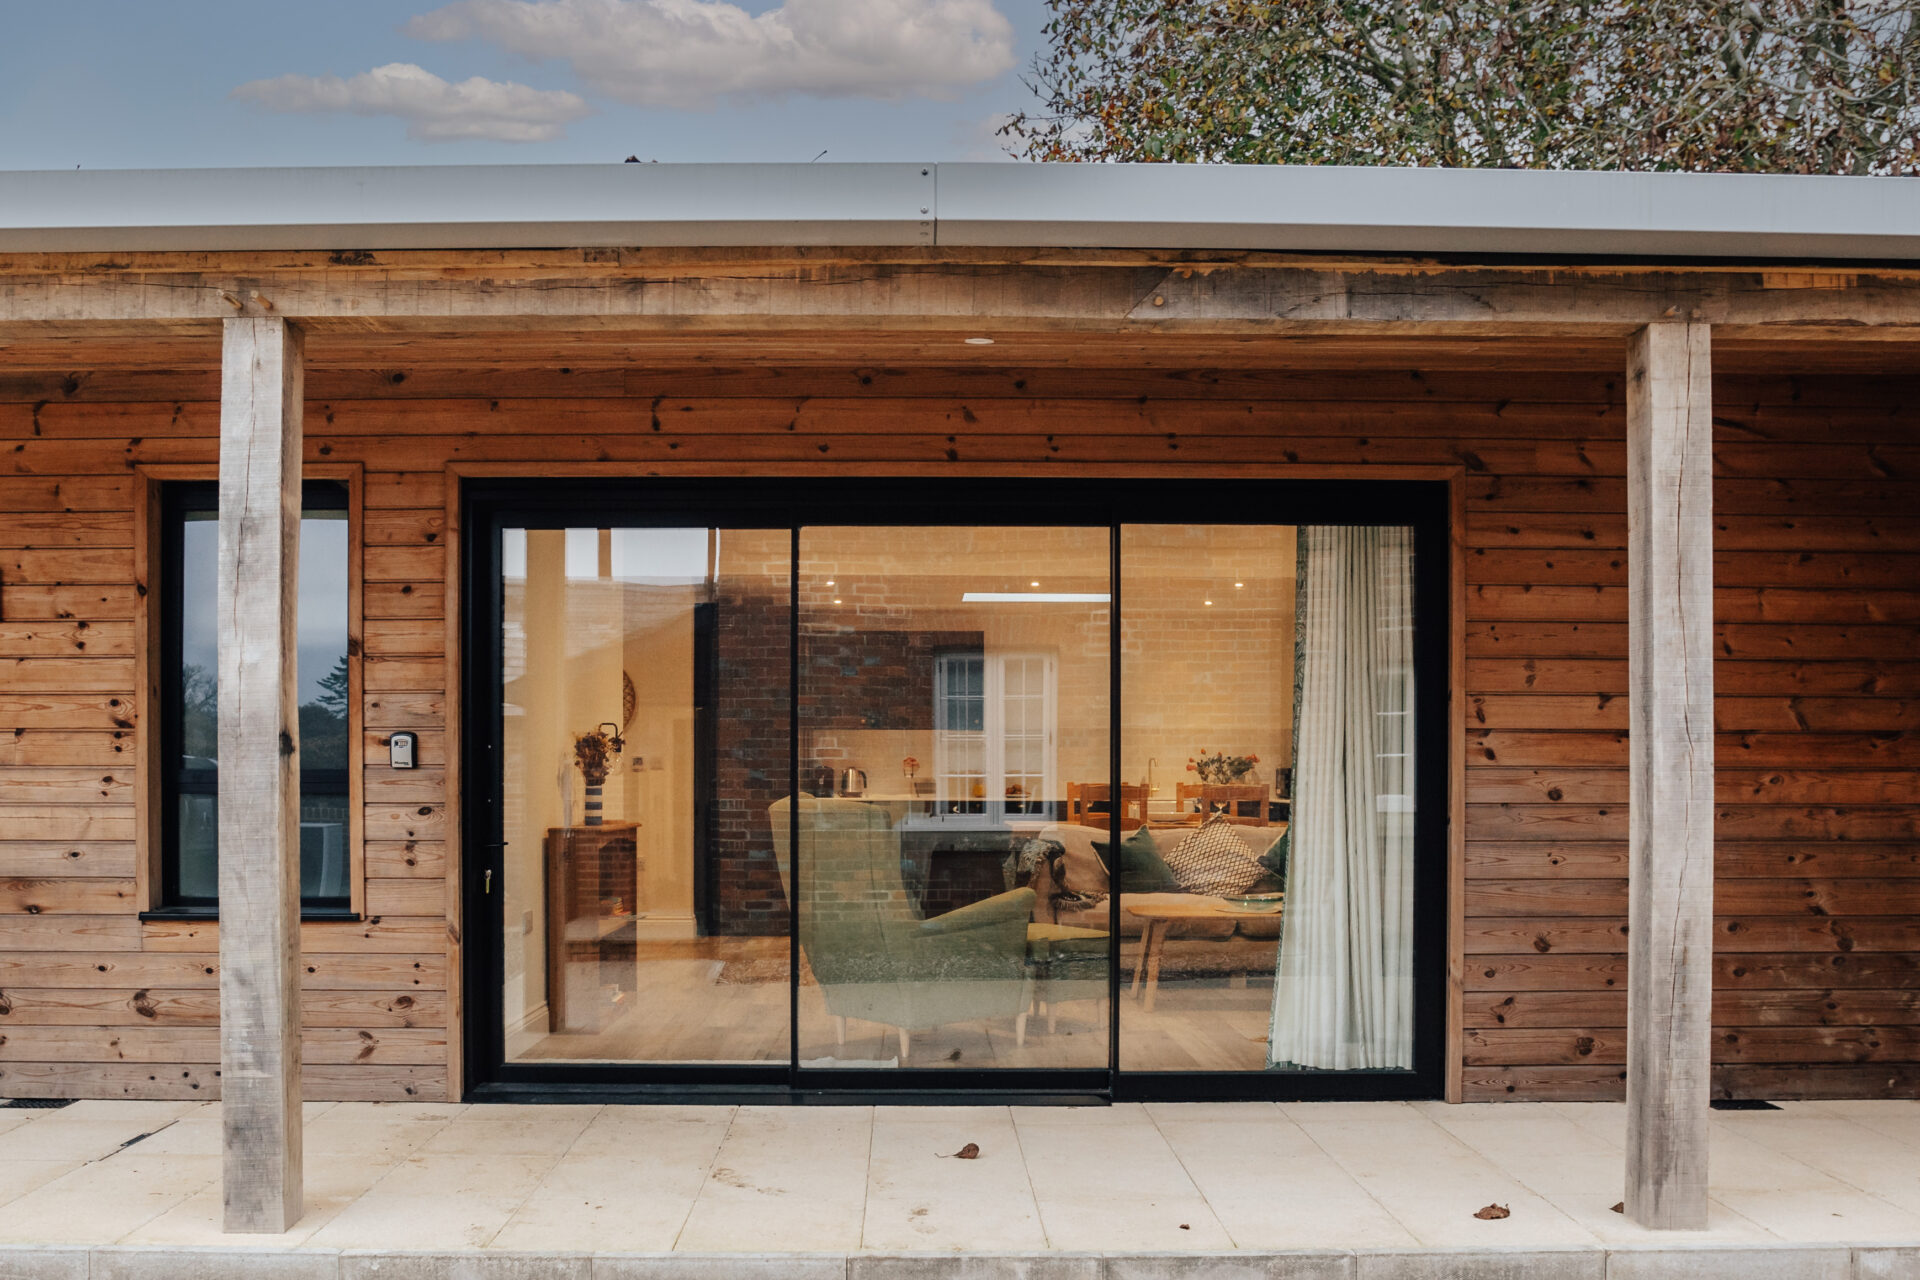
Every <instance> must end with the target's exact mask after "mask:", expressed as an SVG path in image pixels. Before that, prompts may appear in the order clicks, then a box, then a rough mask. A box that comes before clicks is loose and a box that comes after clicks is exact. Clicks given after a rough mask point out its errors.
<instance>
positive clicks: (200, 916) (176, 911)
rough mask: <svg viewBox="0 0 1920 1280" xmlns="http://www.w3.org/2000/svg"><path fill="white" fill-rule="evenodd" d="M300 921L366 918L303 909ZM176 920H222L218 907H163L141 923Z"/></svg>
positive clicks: (346, 911) (145, 914) (344, 910)
mask: <svg viewBox="0 0 1920 1280" xmlns="http://www.w3.org/2000/svg"><path fill="white" fill-rule="evenodd" d="M300 919H301V922H302V923H305V922H307V921H344V922H346V923H349V924H358V923H360V922H361V921H363V920H365V919H366V917H365V916H363V915H361V914H360V913H359V912H358V911H355V910H354V909H353V908H351V907H302V908H301V909H300ZM176 920H204V921H211V922H214V923H218V922H219V920H220V909H219V908H218V907H161V908H159V909H158V910H155V911H142V912H141V913H140V921H141V923H142V924H147V923H155V924H160V923H166V922H168V921H176Z"/></svg>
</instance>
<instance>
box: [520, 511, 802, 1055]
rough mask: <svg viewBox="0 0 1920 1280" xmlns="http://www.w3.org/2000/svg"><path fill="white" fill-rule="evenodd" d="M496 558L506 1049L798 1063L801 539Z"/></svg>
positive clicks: (712, 533) (659, 541)
mask: <svg viewBox="0 0 1920 1280" xmlns="http://www.w3.org/2000/svg"><path fill="white" fill-rule="evenodd" d="M500 554H501V574H502V579H503V581H502V599H503V604H504V612H503V618H502V635H501V652H502V684H501V690H500V695H501V715H502V724H501V727H502V745H503V748H504V750H503V759H502V770H501V772H502V779H501V781H502V788H503V789H502V817H503V830H502V838H503V839H505V840H506V841H507V846H506V848H505V850H504V866H503V871H504V876H503V885H502V892H503V902H502V907H503V926H504V932H505V936H504V938H503V939H502V944H503V945H502V954H503V957H504V967H505V985H504V989H503V993H502V1009H503V1013H504V1017H505V1030H506V1041H507V1044H506V1049H507V1057H508V1059H509V1060H529V1059H541V1060H572V1061H583V1060H584V1061H626V1062H661V1063H665V1062H683V1063H684V1062H716V1063H719V1062H784V1061H786V1060H787V1058H788V1054H789V1038H788V1012H787V1011H788V1001H789V985H788V975H789V964H788V955H789V948H790V944H789V942H788V938H787V933H788V908H787V902H786V894H785V891H784V890H783V888H782V887H781V882H780V876H779V873H778V871H777V870H776V869H775V865H774V859H773V843H772V836H771V833H770V832H769V830H768V827H767V820H766V815H767V811H768V808H769V806H771V805H772V804H773V803H774V801H775V800H777V799H779V798H780V797H782V796H784V795H785V794H786V789H787V786H788V778H789V773H790V768H789V757H790V751H791V735H790V732H789V696H790V695H789V683H788V680H789V668H790V658H789V646H790V632H791V627H790V619H791V613H792V611H791V604H790V594H789V592H790V587H789V564H790V560H791V535H790V534H789V532H788V531H787V530H785V529H779V530H730V529H729V530H716V529H704V528H694V529H641V528H617V529H596V528H573V529H522V528H514V529H506V530H504V531H503V532H502V541H501V546H500ZM596 804H597V806H598V807H597V809H596V808H594V807H593V806H594V805H596Z"/></svg>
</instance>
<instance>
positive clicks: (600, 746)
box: [573, 729, 614, 787]
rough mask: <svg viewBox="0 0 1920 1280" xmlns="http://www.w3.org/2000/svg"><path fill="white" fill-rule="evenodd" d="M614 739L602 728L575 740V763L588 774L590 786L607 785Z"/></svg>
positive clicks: (581, 770) (582, 771)
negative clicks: (602, 730) (603, 731)
mask: <svg viewBox="0 0 1920 1280" xmlns="http://www.w3.org/2000/svg"><path fill="white" fill-rule="evenodd" d="M613 751H614V747H613V740H612V739H611V738H609V737H608V736H607V735H606V734H604V733H602V732H601V731H600V730H598V729H595V730H594V731H593V732H592V733H583V734H581V735H580V736H579V737H577V738H575V739H574V740H573V759H574V763H576V764H578V765H579V766H580V772H581V773H583V774H585V775H586V776H587V785H588V786H590V787H600V786H605V785H606V781H607V769H608V768H609V766H610V765H611V764H612V761H613Z"/></svg>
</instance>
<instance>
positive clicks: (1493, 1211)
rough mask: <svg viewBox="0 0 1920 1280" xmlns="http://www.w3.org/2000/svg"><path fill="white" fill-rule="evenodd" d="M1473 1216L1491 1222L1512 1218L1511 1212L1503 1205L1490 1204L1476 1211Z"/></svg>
mask: <svg viewBox="0 0 1920 1280" xmlns="http://www.w3.org/2000/svg"><path fill="white" fill-rule="evenodd" d="M1473 1216H1474V1217H1476V1218H1485V1219H1488V1220H1489V1221H1492V1220H1494V1219H1498V1218H1511V1217H1512V1216H1513V1210H1511V1209H1509V1208H1507V1206H1505V1205H1503V1204H1490V1205H1488V1206H1487V1207H1486V1208H1484V1209H1481V1210H1479V1211H1477V1212H1476V1213H1475V1214H1474V1215H1473Z"/></svg>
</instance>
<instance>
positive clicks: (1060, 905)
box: [1029, 823, 1285, 976]
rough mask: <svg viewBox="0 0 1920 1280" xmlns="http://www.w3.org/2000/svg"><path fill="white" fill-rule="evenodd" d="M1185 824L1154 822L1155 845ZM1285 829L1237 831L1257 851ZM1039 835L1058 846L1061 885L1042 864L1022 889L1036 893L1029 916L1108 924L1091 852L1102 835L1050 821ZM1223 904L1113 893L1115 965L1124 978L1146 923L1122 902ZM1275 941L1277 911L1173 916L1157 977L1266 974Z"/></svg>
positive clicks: (1104, 886)
mask: <svg viewBox="0 0 1920 1280" xmlns="http://www.w3.org/2000/svg"><path fill="white" fill-rule="evenodd" d="M1192 830H1193V828H1191V827H1156V828H1155V829H1154V837H1155V840H1156V841H1157V842H1158V843H1160V845H1161V847H1162V848H1163V849H1165V848H1167V847H1170V846H1169V841H1170V839H1179V838H1180V837H1182V836H1184V835H1186V834H1187V833H1189V832H1190V831H1192ZM1283 830H1285V828H1284V827H1282V826H1275V827H1253V826H1249V827H1246V828H1244V829H1243V833H1244V836H1245V838H1246V841H1247V843H1248V845H1250V846H1251V847H1253V848H1256V849H1264V848H1265V847H1266V846H1267V845H1269V844H1271V843H1272V842H1273V840H1274V839H1276V838H1277V837H1278V836H1279V835H1280V833H1281V832H1282V831H1283ZM1035 834H1036V835H1038V837H1039V838H1040V839H1042V840H1054V841H1058V842H1059V844H1060V846H1061V848H1063V849H1064V850H1066V856H1065V857H1064V858H1063V859H1061V863H1062V867H1063V869H1064V876H1063V880H1064V883H1063V884H1060V885H1056V884H1055V883H1054V877H1053V873H1052V871H1051V869H1050V868H1049V867H1048V866H1047V864H1046V863H1045V862H1044V861H1043V862H1041V863H1040V865H1039V866H1038V867H1037V868H1036V869H1035V871H1034V875H1033V880H1032V882H1031V884H1030V886H1029V887H1030V888H1032V889H1033V891H1034V893H1035V895H1036V898H1035V902H1034V919H1035V920H1036V921H1039V922H1041V923H1044V924H1065V925H1077V926H1080V927H1082V928H1090V929H1105V928H1107V927H1108V910H1109V907H1108V902H1107V898H1108V894H1109V892H1110V888H1109V883H1108V877H1107V872H1106V868H1105V867H1103V866H1102V865H1101V862H1100V858H1099V856H1098V855H1097V854H1095V853H1094V849H1093V842H1094V841H1095V840H1098V841H1101V842H1102V843H1105V842H1106V840H1107V839H1108V836H1109V833H1108V831H1107V830H1106V828H1104V827H1085V826H1078V825H1074V824H1070V823H1056V824H1054V825H1052V826H1048V827H1046V828H1043V829H1042V830H1040V831H1039V832H1036V833H1035ZM1061 890H1065V891H1066V892H1067V893H1072V894H1083V895H1086V896H1087V897H1088V898H1090V899H1092V901H1090V902H1087V903H1084V904H1075V903H1074V902H1072V901H1065V902H1063V901H1061V898H1060V891H1061ZM1194 901H1213V902H1221V903H1222V905H1225V904H1224V901H1223V900H1221V899H1218V898H1213V899H1202V898H1198V897H1197V896H1196V895H1194V894H1186V893H1123V894H1121V895H1120V967H1121V973H1122V974H1123V975H1124V976H1131V974H1132V972H1133V968H1134V965H1135V964H1137V963H1138V960H1139V955H1140V945H1141V935H1142V934H1143V933H1144V932H1145V925H1146V922H1145V921H1144V920H1142V919H1141V918H1140V917H1139V916H1136V915H1133V914H1131V913H1129V912H1128V911H1127V907H1129V906H1136V905H1142V904H1146V903H1152V902H1178V903H1190V902H1194ZM1279 945H1280V916H1279V915H1278V914H1275V915H1239V916H1231V915H1222V916H1221V917H1219V918H1218V919H1217V920H1216V919H1208V918H1202V919H1197V920H1175V921H1173V922H1172V924H1171V925H1170V926H1169V928H1168V933H1167V942H1166V945H1165V948H1164V949H1163V951H1162V953H1161V960H1160V971H1161V973H1162V974H1163V975H1167V976H1175V975H1181V974H1192V975H1213V974H1242V973H1265V974H1271V973H1272V972H1273V970H1274V964H1275V960H1276V956H1277V952H1278V950H1279Z"/></svg>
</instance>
